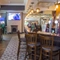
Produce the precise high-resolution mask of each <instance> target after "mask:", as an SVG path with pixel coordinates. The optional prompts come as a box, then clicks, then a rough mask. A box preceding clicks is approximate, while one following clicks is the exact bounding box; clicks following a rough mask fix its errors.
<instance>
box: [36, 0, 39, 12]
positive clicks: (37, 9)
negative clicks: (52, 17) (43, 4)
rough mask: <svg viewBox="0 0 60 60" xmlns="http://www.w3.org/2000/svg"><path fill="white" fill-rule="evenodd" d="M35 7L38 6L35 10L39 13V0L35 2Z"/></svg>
mask: <svg viewBox="0 0 60 60" xmlns="http://www.w3.org/2000/svg"><path fill="white" fill-rule="evenodd" d="M37 7H38V8H36V12H37V13H39V12H40V8H39V0H38V3H37Z"/></svg>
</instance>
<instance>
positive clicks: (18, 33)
mask: <svg viewBox="0 0 60 60" xmlns="http://www.w3.org/2000/svg"><path fill="white" fill-rule="evenodd" d="M17 35H18V39H19V43H18V51H17V60H18V58H19V52H20V44H21V39H20V32H19V31H18V32H17Z"/></svg>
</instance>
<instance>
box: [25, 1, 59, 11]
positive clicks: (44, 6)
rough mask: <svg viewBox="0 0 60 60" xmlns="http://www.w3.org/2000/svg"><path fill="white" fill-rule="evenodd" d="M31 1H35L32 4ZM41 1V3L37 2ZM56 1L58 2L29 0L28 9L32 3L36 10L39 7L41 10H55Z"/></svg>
mask: <svg viewBox="0 0 60 60" xmlns="http://www.w3.org/2000/svg"><path fill="white" fill-rule="evenodd" d="M31 2H34V4H33V5H32V4H31ZM38 2H39V5H37V3H38ZM58 2H60V0H58ZM55 3H57V0H28V3H27V5H26V11H28V10H29V9H30V8H31V7H30V6H31V5H32V7H33V9H34V10H35V9H36V8H37V7H39V8H40V11H45V10H54V9H55Z"/></svg>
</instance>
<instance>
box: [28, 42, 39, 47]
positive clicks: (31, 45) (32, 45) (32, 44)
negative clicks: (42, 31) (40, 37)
mask: <svg viewBox="0 0 60 60" xmlns="http://www.w3.org/2000/svg"><path fill="white" fill-rule="evenodd" d="M36 45H37V46H40V43H37V44H36ZM28 46H30V47H34V46H35V44H34V43H31V44H28Z"/></svg>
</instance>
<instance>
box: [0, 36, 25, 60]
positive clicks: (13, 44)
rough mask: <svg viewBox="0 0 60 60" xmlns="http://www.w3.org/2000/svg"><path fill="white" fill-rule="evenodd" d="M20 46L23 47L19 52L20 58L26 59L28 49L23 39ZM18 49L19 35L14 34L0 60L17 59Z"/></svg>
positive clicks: (20, 59)
mask: <svg viewBox="0 0 60 60" xmlns="http://www.w3.org/2000/svg"><path fill="white" fill-rule="evenodd" d="M20 47H21V49H20V53H19V60H24V57H25V51H26V42H23V41H22V42H21V46H20ZM17 49H18V37H17V36H14V37H12V39H11V40H10V42H9V44H8V46H7V48H6V50H5V51H4V54H3V55H2V57H1V58H0V60H17Z"/></svg>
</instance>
